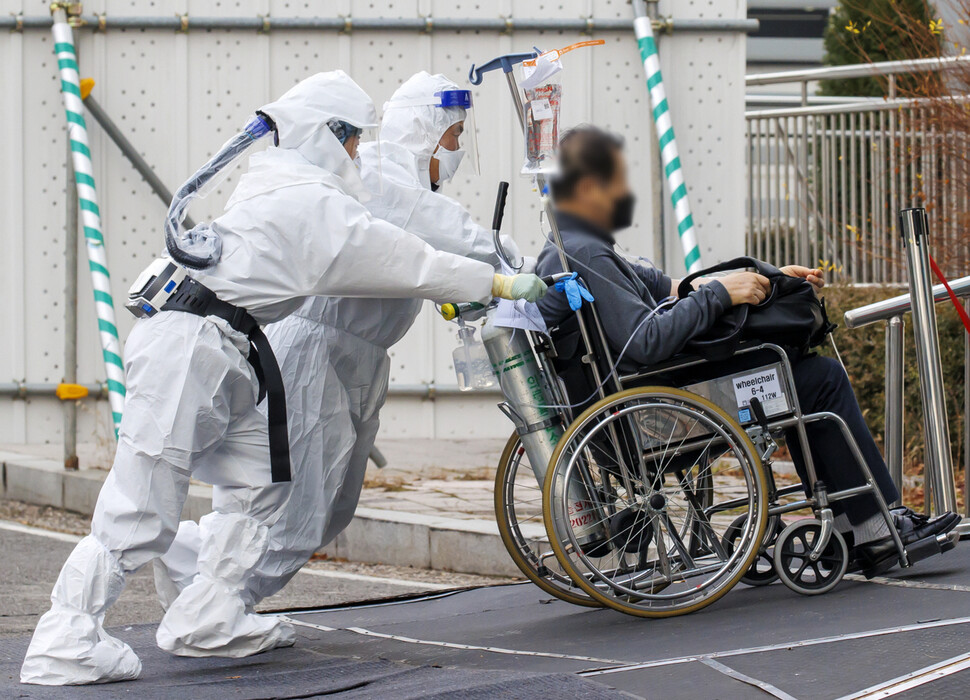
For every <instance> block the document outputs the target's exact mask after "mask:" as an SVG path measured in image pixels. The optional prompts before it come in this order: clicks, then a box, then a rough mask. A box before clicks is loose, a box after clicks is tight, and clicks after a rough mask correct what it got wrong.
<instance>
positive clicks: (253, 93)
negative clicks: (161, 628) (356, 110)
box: [0, 0, 745, 442]
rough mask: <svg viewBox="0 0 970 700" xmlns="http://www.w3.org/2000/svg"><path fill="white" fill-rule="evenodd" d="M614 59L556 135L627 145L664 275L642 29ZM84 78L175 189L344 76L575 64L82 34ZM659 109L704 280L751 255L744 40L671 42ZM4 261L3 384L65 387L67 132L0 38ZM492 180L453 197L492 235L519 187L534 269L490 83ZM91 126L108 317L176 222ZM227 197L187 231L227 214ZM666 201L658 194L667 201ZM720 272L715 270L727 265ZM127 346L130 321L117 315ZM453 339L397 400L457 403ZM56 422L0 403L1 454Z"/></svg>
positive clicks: (729, 13)
mask: <svg viewBox="0 0 970 700" xmlns="http://www.w3.org/2000/svg"><path fill="white" fill-rule="evenodd" d="M660 10H661V13H662V14H664V15H673V16H675V17H677V18H717V17H722V18H726V19H727V18H742V17H744V16H745V7H744V0H679V1H678V2H673V1H672V0H667V1H666V2H661V3H660ZM84 12H85V14H92V13H101V12H105V13H107V15H108V16H109V17H110V16H118V15H137V16H169V17H170V16H171V15H172V14H175V13H183V12H188V13H189V15H190V16H191V15H197V16H247V17H252V16H255V15H258V14H262V15H265V14H269V15H270V16H273V17H294V16H301V15H302V16H315V15H327V16H337V15H352V16H354V17H365V16H368V17H373V16H383V17H416V16H421V15H429V14H430V15H433V16H435V17H474V16H486V17H495V16H497V15H513V16H515V17H570V18H579V17H588V16H592V17H595V18H617V17H619V18H627V17H632V15H631V9H630V5H629V3H628V2H627V0H559V1H556V2H549V1H539V2H521V1H516V2H512V1H511V0H501V1H500V2H482V1H481V0H478V1H467V0H458V1H454V0H450V1H448V2H445V1H443V0H385V1H383V2H367V1H363V0H355V1H353V2H351V1H350V0H340V1H334V2H309V1H304V2H296V1H295V0H209V1H207V2H191V1H187V0H179V1H178V2H172V1H170V0H95V1H91V2H86V3H84ZM8 13H11V14H24V15H28V16H41V15H47V14H48V3H47V2H46V1H43V0H22V1H18V0H0V14H4V15H6V14H8ZM596 36H597V37H598V38H603V39H606V41H607V44H606V46H604V47H599V48H596V49H592V50H585V51H583V52H577V53H574V54H571V55H570V56H569V57H568V58H567V59H566V72H565V77H564V84H565V100H564V106H563V115H564V116H563V120H564V123H565V124H566V125H567V126H568V125H572V124H576V123H579V122H593V123H596V124H598V125H600V126H604V127H608V128H610V129H613V130H615V131H617V132H620V133H622V134H623V135H624V136H625V137H626V138H627V142H628V144H629V160H630V165H631V169H632V178H633V181H634V183H635V186H636V190H637V194H638V196H639V202H640V203H639V206H638V212H637V225H636V227H635V228H633V229H631V230H630V231H629V232H627V233H625V234H624V236H623V238H622V243H623V245H624V247H625V248H627V249H628V250H629V251H630V252H631V253H633V254H640V255H646V256H653V254H654V251H656V250H657V249H658V246H657V244H656V243H657V242H655V241H654V236H653V232H652V228H653V225H652V221H653V213H652V211H651V210H652V206H651V197H652V195H651V192H652V186H651V178H653V177H655V176H656V169H655V167H653V166H654V164H655V161H656V153H655V149H654V148H653V143H652V139H653V137H652V135H651V131H650V111H649V99H648V96H647V93H646V87H645V84H644V76H643V71H642V68H641V66H640V61H639V55H638V52H637V47H636V42H635V40H634V37H633V32H632V25H631V29H630V31H628V32H602V33H600V32H598V33H597V35H596ZM76 37H77V43H78V48H79V62H80V66H81V74H82V76H84V77H87V76H90V77H93V78H94V79H95V80H96V82H97V86H96V88H95V91H94V95H95V96H96V98H97V99H98V101H99V102H100V103H101V105H102V106H103V107H104V108H105V110H106V111H107V112H108V113H109V114H110V115H111V116H112V118H113V119H114V120H115V121H116V122H117V124H118V125H119V126H120V127H121V128H122V130H123V131H124V132H125V133H126V134H127V136H128V137H129V139H130V140H131V141H132V142H133V143H134V144H135V146H136V147H137V148H138V149H139V150H140V151H141V152H142V153H143V154H144V156H145V158H146V159H147V160H148V162H149V163H150V164H151V165H152V166H153V167H154V168H155V169H156V171H157V173H158V174H159V176H160V177H161V178H162V180H163V181H164V182H166V183H167V184H168V185H169V187H170V188H173V189H174V187H175V186H177V185H178V184H179V183H180V182H181V181H182V180H183V179H184V178H185V177H186V176H187V175H188V174H189V173H190V172H191V171H192V170H194V168H195V167H196V166H197V165H198V164H200V163H201V162H203V160H205V159H206V158H207V157H208V156H209V155H210V154H211V153H212V152H213V151H214V150H216V149H217V148H218V147H219V146H220V145H221V144H222V142H223V141H224V140H225V139H226V138H227V137H228V136H230V135H231V134H233V133H234V132H235V131H236V130H237V129H238V128H239V127H240V126H241V125H242V124H243V123H244V122H245V121H246V119H247V116H248V115H249V114H250V113H251V112H252V111H253V110H254V109H255V108H257V107H258V106H259V105H260V104H262V103H265V102H267V101H269V100H270V99H272V98H274V97H275V96H277V95H279V94H281V93H282V92H283V91H285V90H286V89H287V88H289V87H290V86H291V85H293V84H294V83H296V82H297V81H298V80H300V79H301V78H303V77H305V76H307V75H309V74H311V73H314V72H317V71H321V70H328V69H332V68H337V67H339V68H342V69H344V70H346V71H347V72H348V73H350V74H351V75H352V76H353V77H354V78H355V79H356V80H357V81H358V82H360V84H361V85H362V86H363V87H364V89H366V90H367V91H368V92H369V93H370V94H371V95H372V97H373V98H374V101H375V103H376V104H377V105H378V106H380V105H381V104H382V103H383V102H384V100H386V99H387V98H388V97H389V96H390V94H391V92H392V91H393V90H394V89H395V88H396V87H397V85H399V84H400V83H401V82H402V81H403V80H405V79H406V78H407V77H409V76H410V75H411V74H412V73H414V72H415V71H418V70H421V69H428V70H431V71H432V72H443V73H446V74H448V75H450V76H452V77H453V78H454V79H455V80H457V81H458V82H460V83H464V82H465V81H466V78H465V76H467V73H468V69H469V66H470V65H471V64H472V63H473V62H478V63H481V62H483V61H485V60H487V59H489V58H492V57H494V56H495V55H498V54H501V53H507V52H511V51H521V50H528V49H529V48H531V47H532V46H533V45H536V46H539V47H541V48H552V47H557V46H565V45H568V44H570V43H572V42H574V41H578V40H582V39H584V38H587V37H585V36H583V35H580V34H578V33H575V34H569V33H566V34H561V33H558V32H549V33H543V32H521V31H516V32H514V33H513V34H511V35H503V34H499V33H497V32H485V31H481V32H476V31H471V32H454V31H435V32H434V33H432V34H419V33H415V32H411V31H406V32H405V31H388V32H356V33H352V34H350V35H345V34H337V33H336V32H333V31H326V32H315V33H314V32H302V31H273V32H271V33H269V34H257V33H255V32H245V31H198V30H190V31H189V32H188V33H187V34H179V33H174V32H172V31H169V30H145V31H141V30H129V31H121V30H109V31H108V32H106V33H95V32H92V31H91V30H90V29H82V30H78V31H77V32H76ZM660 51H661V55H662V58H663V64H664V70H665V76H666V79H667V82H668V88H667V89H668V95H669V97H670V103H671V108H672V112H673V116H674V123H675V126H676V129H677V134H678V137H679V139H680V150H681V156H682V160H683V163H684V169H685V174H686V177H687V183H688V187H689V189H690V193H691V199H692V204H693V208H694V212H695V213H694V219H695V221H696V223H697V227H698V237H699V239H700V241H701V243H702V245H703V247H704V249H705V251H704V252H705V256H706V260H714V259H716V258H718V257H723V255H726V254H730V252H732V251H738V250H740V249H741V245H742V241H743V218H742V212H743V206H744V192H745V184H744V165H743V159H744V154H743V140H742V133H743V92H744V90H743V73H744V56H745V38H744V36H743V35H740V34H735V33H725V34H686V33H684V34H675V35H673V36H664V37H663V38H661V39H660ZM0 81H2V82H0V95H2V97H0V115H2V119H3V125H4V131H5V137H4V138H3V139H0V164H2V165H0V192H2V195H0V198H2V202H0V203H2V206H0V245H2V248H0V249H2V251H3V256H2V260H3V279H2V282H0V289H2V293H3V300H4V303H3V304H0V328H2V331H0V382H5V381H9V380H15V381H20V380H27V381H29V382H57V381H59V380H60V379H61V377H62V375H63V349H62V348H63V337H62V327H63V317H64V304H63V287H64V269H63V263H62V261H63V240H64V238H63V226H64V204H63V202H64V185H65V177H64V163H65V143H64V137H63V124H64V115H63V111H62V108H61V102H60V96H59V94H58V80H57V78H56V61H55V59H54V55H53V52H52V42H51V38H50V34H49V32H48V31H45V30H28V31H25V32H23V33H16V32H11V33H4V34H3V35H0ZM475 100H476V110H477V120H478V129H479V144H480V148H481V151H482V173H481V176H480V177H479V176H475V175H473V174H470V173H468V172H465V173H462V174H460V176H459V177H458V178H457V179H456V181H455V182H454V183H453V184H452V185H451V186H450V187H449V190H448V191H449V193H450V194H452V195H453V196H455V197H457V198H458V199H459V200H460V201H462V202H463V203H465V204H466V206H468V207H469V208H470V209H471V210H472V211H473V212H474V213H476V214H477V215H478V216H479V217H480V220H481V221H483V222H485V221H487V220H488V218H489V216H490V211H491V208H492V206H493V197H494V191H495V186H496V183H497V181H498V180H499V179H503V178H504V179H509V180H511V182H512V190H511V195H510V207H511V209H510V215H508V216H507V217H506V226H507V230H508V231H510V232H512V233H513V234H514V236H515V237H516V238H517V240H518V241H519V242H520V244H521V245H522V247H523V248H524V249H525V250H527V251H529V252H532V253H534V252H536V251H537V250H538V247H539V244H540V240H541V238H542V235H541V227H540V221H539V210H538V205H537V201H536V198H535V196H534V195H533V193H532V192H531V187H530V183H529V182H528V181H527V180H526V179H524V178H521V177H519V176H518V175H517V173H518V169H519V166H520V163H521V150H522V143H521V137H520V136H519V134H518V133H517V131H516V130H515V129H513V124H514V123H515V119H514V115H513V114H512V111H511V100H510V98H509V96H508V94H507V89H506V86H505V84H504V81H502V80H501V79H500V78H499V75H498V74H492V75H491V76H489V78H488V79H486V81H485V83H484V84H483V85H482V86H481V87H480V88H477V89H476V91H475ZM88 121H89V130H90V133H91V140H92V154H93V158H94V162H95V167H96V174H97V184H98V191H99V195H100V198H101V210H102V216H103V217H104V226H105V238H106V241H107V248H108V252H109V258H110V264H111V273H112V276H113V277H112V284H113V291H114V296H115V300H116V302H117V301H118V300H120V299H122V298H123V296H124V293H125V292H126V290H127V288H128V286H129V285H130V283H131V281H132V280H133V278H134V277H135V276H136V275H137V274H138V272H139V271H140V270H141V269H142V268H143V267H144V266H145V265H146V264H147V263H148V262H149V261H150V260H151V258H152V256H153V255H154V254H155V253H157V252H158V251H159V250H160V249H161V247H162V239H161V233H160V222H161V220H162V217H163V215H164V210H165V207H164V206H163V205H162V203H161V202H160V201H159V200H158V199H156V197H155V196H154V195H153V194H152V193H151V191H150V190H149V188H148V186H147V185H146V184H145V183H144V182H143V181H142V180H141V178H140V177H139V176H138V175H137V174H135V173H134V171H133V170H132V168H131V167H130V165H129V164H128V162H127V161H126V160H125V159H124V158H123V157H122V155H121V154H120V152H119V151H118V150H117V148H116V147H115V146H114V144H112V143H111V142H110V141H108V140H107V139H106V138H105V137H104V136H103V134H102V133H101V131H100V129H99V127H98V126H97V125H96V124H95V123H93V121H92V120H91V119H89V120H88ZM234 182H235V177H232V178H230V179H228V180H227V181H226V182H224V183H223V184H222V185H221V186H220V187H219V189H218V190H217V191H216V192H215V193H213V194H212V195H211V196H210V197H209V198H208V199H205V200H201V201H199V202H197V204H196V205H195V206H194V208H193V210H192V215H193V216H194V217H195V218H197V219H200V218H202V217H203V216H213V215H215V214H217V213H218V212H219V211H220V209H221V207H222V205H223V203H224V201H225V198H226V196H227V193H228V192H229V191H230V190H231V188H232V186H233V183H234ZM664 198H665V199H666V194H665V195H664ZM667 220H668V226H667V234H666V236H665V239H666V249H667V256H666V257H667V262H668V264H669V267H670V269H672V270H673V271H674V272H678V271H682V270H683V263H682V262H681V258H680V251H679V246H678V244H677V239H676V232H675V231H674V230H673V229H672V228H671V226H670V225H669V222H670V220H672V217H671V216H669V215H668V216H667ZM722 252H723V255H722ZM80 261H81V274H80V290H79V299H80V303H79V315H80V317H79V321H78V326H79V336H80V337H79V352H80V367H79V371H78V376H79V381H82V382H93V381H100V380H101V379H102V378H103V369H102V367H101V364H100V347H99V344H98V340H97V335H96V326H95V321H94V315H93V314H94V312H93V308H92V300H91V290H90V282H89V280H88V275H87V265H86V260H85V257H84V252H83V250H82V251H81V254H80ZM118 317H119V320H120V330H121V333H122V337H123V338H124V337H125V336H126V335H127V332H128V330H129V329H130V328H131V324H132V319H130V318H129V316H128V314H127V313H126V312H125V311H124V310H123V309H120V308H119V309H118ZM452 328H453V327H452V326H450V325H449V324H446V323H444V322H443V321H441V320H440V319H436V318H433V317H432V315H431V314H430V313H425V314H424V315H423V316H422V317H421V318H420V320H419V321H418V323H417V324H416V326H415V328H414V329H413V330H412V332H411V333H410V334H409V335H408V337H407V338H406V339H405V340H404V341H403V342H402V343H401V344H400V345H398V346H397V347H396V348H394V350H393V355H394V362H393V370H392V382H393V383H394V384H397V385H415V384H422V383H426V382H435V383H436V384H437V385H439V386H440V385H447V386H452V385H454V383H455V380H454V374H453V370H452V368H451V362H450V358H451V350H452V347H453V345H454V337H453V332H452ZM84 406H85V408H84V410H83V411H82V414H81V416H80V423H79V431H80V434H79V440H80V441H82V442H92V441H94V440H97V439H100V440H106V441H110V427H109V420H108V414H107V409H106V406H105V405H104V404H103V403H98V404H95V403H94V402H90V401H88V402H85V404H84ZM509 427H510V426H509V424H508V423H507V421H506V419H505V418H503V417H502V416H501V415H500V414H499V412H498V411H497V410H496V409H495V408H494V400H493V399H487V398H479V397H474V396H462V397H459V398H445V397H442V398H438V399H437V400H436V401H433V402H432V401H423V400H420V399H406V398H398V399H394V400H392V401H391V402H390V404H389V405H388V408H387V410H386V411H385V413H384V428H383V430H384V434H385V435H393V436H404V435H411V436H438V437H449V436H458V435H464V436H499V435H503V434H505V433H507V432H508V431H509ZM60 429H61V418H60V412H59V410H58V405H57V402H56V401H55V400H53V399H37V398H35V399H31V400H28V401H26V402H25V401H22V400H14V399H9V398H0V442H57V441H59V440H60Z"/></svg>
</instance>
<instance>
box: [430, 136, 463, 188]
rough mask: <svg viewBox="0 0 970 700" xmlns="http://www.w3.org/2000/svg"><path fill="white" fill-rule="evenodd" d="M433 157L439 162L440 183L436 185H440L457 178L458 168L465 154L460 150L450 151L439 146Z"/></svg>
mask: <svg viewBox="0 0 970 700" xmlns="http://www.w3.org/2000/svg"><path fill="white" fill-rule="evenodd" d="M431 157H432V158H434V159H435V160H437V161H438V181H437V182H436V183H434V184H436V185H440V184H441V183H442V182H448V181H449V180H450V179H451V178H453V177H454V176H455V173H456V172H458V166H459V165H460V164H461V159H462V158H464V157H465V152H464V151H463V150H462V149H460V148H456V149H455V150H454V151H449V150H448V149H447V148H445V147H444V146H441V145H439V146H438V148H437V150H435V152H434V155H432V156H431Z"/></svg>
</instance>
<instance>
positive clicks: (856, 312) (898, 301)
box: [843, 276, 970, 328]
mask: <svg viewBox="0 0 970 700" xmlns="http://www.w3.org/2000/svg"><path fill="white" fill-rule="evenodd" d="M950 287H951V289H953V293H954V294H956V295H957V297H959V298H961V299H966V298H968V297H970V276H967V277H961V278H960V279H957V280H953V281H952V282H950ZM948 296H949V295H948V294H947V292H946V287H944V286H943V285H942V284H937V285H935V286H934V287H933V300H934V301H935V302H936V303H940V302H941V301H944V300H946V299H947V298H948ZM911 308H912V302H911V299H910V295H909V294H900V295H899V296H898V297H892V298H891V299H884V300H883V301H877V302H875V303H874V304H867V305H866V306H860V307H859V308H857V309H850V310H848V311H846V312H845V315H844V316H843V318H844V320H845V325H846V328H862V327H863V326H868V325H870V324H873V323H876V322H878V321H888V320H889V319H891V318H893V317H894V316H901V315H903V314H905V313H907V312H908V311H910V310H911Z"/></svg>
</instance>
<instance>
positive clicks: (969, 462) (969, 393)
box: [963, 300, 970, 518]
mask: <svg viewBox="0 0 970 700" xmlns="http://www.w3.org/2000/svg"><path fill="white" fill-rule="evenodd" d="M963 307H964V308H965V309H967V311H968V312H970V301H967V300H964V302H963ZM963 515H964V517H965V518H966V517H970V334H966V335H964V336H963Z"/></svg>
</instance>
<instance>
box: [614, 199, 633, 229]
mask: <svg viewBox="0 0 970 700" xmlns="http://www.w3.org/2000/svg"><path fill="white" fill-rule="evenodd" d="M636 203H637V198H636V197H634V196H633V193H632V192H631V193H630V194H628V195H626V196H623V197H620V198H619V199H618V200H616V201H615V202H613V214H612V216H611V217H610V226H612V228H613V230H614V231H620V230H622V229H625V228H630V226H632V225H633V207H634V205H635V204H636Z"/></svg>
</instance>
